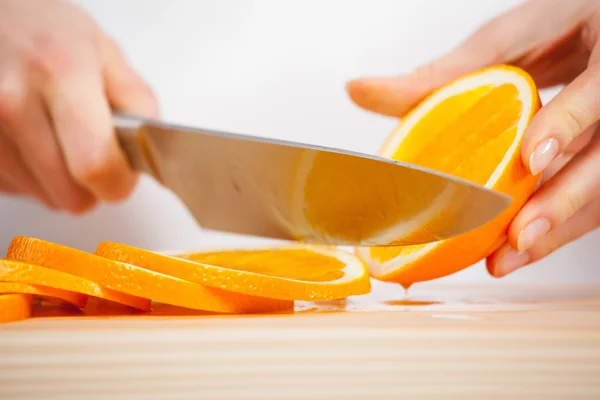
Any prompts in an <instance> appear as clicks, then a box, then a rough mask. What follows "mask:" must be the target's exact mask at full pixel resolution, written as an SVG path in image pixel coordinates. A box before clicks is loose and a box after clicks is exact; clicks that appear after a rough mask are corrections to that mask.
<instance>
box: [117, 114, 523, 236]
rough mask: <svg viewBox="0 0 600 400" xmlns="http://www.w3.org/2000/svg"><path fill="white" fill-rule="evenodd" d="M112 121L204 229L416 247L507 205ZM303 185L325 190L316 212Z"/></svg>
mask: <svg viewBox="0 0 600 400" xmlns="http://www.w3.org/2000/svg"><path fill="white" fill-rule="evenodd" d="M114 122H115V127H116V131H117V135H118V137H119V140H120V142H121V144H122V146H123V148H124V150H125V153H126V154H127V156H128V158H129V161H130V163H131V165H132V166H133V167H134V168H136V169H138V170H140V171H143V172H146V173H149V174H150V175H152V176H153V177H154V178H155V179H157V180H158V181H159V182H161V183H162V184H163V185H164V186H166V187H167V188H169V189H170V190H172V191H173V192H175V193H176V194H177V195H178V196H179V198H180V199H181V200H182V202H183V203H184V204H185V205H186V206H187V208H188V209H189V211H190V212H191V214H192V215H193V216H194V217H195V218H196V220H197V222H198V223H199V225H200V226H202V227H204V228H207V229H212V230H218V231H225V232H232V233H238V234H245V235H254V236H262V237H269V238H275V239H288V240H302V241H306V242H314V243H321V244H329V245H348V246H375V245H377V246H385V245H413V244H422V243H427V242H433V241H438V240H442V239H447V238H450V237H453V236H456V235H460V234H463V233H466V232H468V231H470V230H472V229H474V228H477V227H479V226H481V225H483V224H485V223H486V222H488V221H490V220H491V219H493V218H494V217H496V216H497V215H498V214H499V213H501V212H502V211H503V210H505V209H506V207H507V206H508V205H509V204H510V202H511V199H510V198H509V197H508V196H506V195H504V194H501V193H497V192H494V191H491V190H488V189H486V188H485V187H482V186H480V185H476V184H474V183H471V182H468V181H465V180H462V179H458V178H455V177H451V176H449V175H446V174H442V173H439V172H435V171H430V170H426V169H424V168H420V167H417V166H414V165H408V164H404V163H401V162H396V161H392V160H388V159H383V158H379V157H375V156H370V155H365V154H359V153H353V152H349V151H342V150H336V149H330V148H325V147H319V146H311V145H306V144H300V143H292V142H285V141H280V140H270V139H263V138H259V137H253V136H247V135H239V134H231V133H225V132H218V131H214V130H208V129H198V128H190V127H184V126H177V125H172V124H167V123H163V122H159V121H153V120H145V119H140V118H136V117H132V116H127V115H115V117H114ZM340 171H341V172H340ZM307 179H312V180H313V181H315V180H317V181H318V184H316V186H315V185H313V186H310V187H320V188H324V189H326V190H327V191H328V192H329V193H330V194H329V199H328V201H329V203H327V204H325V206H321V207H320V208H317V209H324V211H323V212H322V213H320V214H319V212H316V213H315V212H311V211H310V210H311V209H310V207H307V206H306V201H305V199H308V200H307V201H312V200H311V199H313V198H314V195H311V194H310V193H308V192H307V191H305V185H304V184H305V183H306V182H307ZM340 180H341V181H340ZM319 185H320V186H319ZM340 185H344V187H346V188H348V187H351V188H353V191H352V192H351V193H350V194H351V195H350V196H349V195H347V194H346V195H342V194H336V190H335V188H337V187H340V188H341V187H342V186H340ZM348 185H350V186H348ZM332 189H333V190H332ZM311 196H313V197H311ZM317 197H318V196H317ZM373 199H375V200H376V201H375V203H374V204H375V205H376V206H377V207H379V208H378V209H373V201H371V200H373ZM311 204H312V203H311ZM374 215H375V216H376V217H375V218H374V217H373V216H374ZM367 217H368V218H367ZM374 219H376V220H377V221H374ZM391 222H394V224H393V225H394V228H393V229H386V228H385V225H390V223H391ZM374 226H375V227H378V226H379V227H381V229H379V230H377V229H375V228H374Z"/></svg>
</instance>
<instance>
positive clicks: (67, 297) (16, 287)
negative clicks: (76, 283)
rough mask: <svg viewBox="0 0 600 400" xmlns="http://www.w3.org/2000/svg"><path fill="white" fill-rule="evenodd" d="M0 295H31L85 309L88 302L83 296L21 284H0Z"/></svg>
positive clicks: (85, 296)
mask: <svg viewBox="0 0 600 400" xmlns="http://www.w3.org/2000/svg"><path fill="white" fill-rule="evenodd" d="M0 293H23V294H32V295H35V296H39V297H42V298H45V299H47V300H49V301H51V302H56V300H58V303H59V304H60V303H62V302H65V303H68V304H71V305H73V306H75V307H79V308H83V307H85V305H86V303H87V300H88V296H87V295H85V294H81V293H76V292H71V291H69V290H61V289H56V288H52V287H48V286H40V285H29V284H27V283H21V282H0Z"/></svg>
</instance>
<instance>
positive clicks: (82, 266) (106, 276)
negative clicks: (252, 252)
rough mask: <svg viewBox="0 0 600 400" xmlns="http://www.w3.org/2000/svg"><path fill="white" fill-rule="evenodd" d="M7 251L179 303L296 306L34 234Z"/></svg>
mask: <svg viewBox="0 0 600 400" xmlns="http://www.w3.org/2000/svg"><path fill="white" fill-rule="evenodd" d="M6 254H7V255H6V257H7V258H9V259H12V260H19V261H24V262H28V263H35V264H39V265H43V266H45V267H47V268H52V269H57V270H59V271H63V272H66V273H68V274H72V275H75V276H79V277H81V278H84V279H86V280H89V281H92V282H94V283H96V284H98V285H100V286H102V287H105V288H108V289H111V290H114V291H117V292H121V293H125V294H128V295H130V296H136V297H139V298H142V299H148V301H149V300H154V301H157V302H160V303H165V304H171V305H175V306H179V307H186V308H191V309H196V310H203V311H211V312H221V313H258V312H272V311H288V310H292V309H293V307H294V303H293V302H291V301H285V300H275V299H268V298H262V297H257V296H248V295H243V294H239V293H234V292H226V291H224V290H220V289H215V288H210V287H206V286H204V285H199V284H196V283H193V282H190V281H187V280H183V279H179V278H177V277H175V276H173V275H167V274H163V273H159V272H155V271H152V270H150V269H146V268H140V267H139V266H135V265H131V264H126V263H123V262H118V261H114V260H110V259H108V258H105V257H101V256H98V255H95V254H90V253H86V252H84V251H81V250H77V249H74V248H71V247H67V246H63V245H60V244H56V243H51V242H46V241H44V240H40V239H36V238H31V237H15V238H13V240H12V242H11V244H10V246H9V248H8V251H7V253H6ZM0 265H1V264H0Z"/></svg>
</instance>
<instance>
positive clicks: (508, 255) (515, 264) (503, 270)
mask: <svg viewBox="0 0 600 400" xmlns="http://www.w3.org/2000/svg"><path fill="white" fill-rule="evenodd" d="M528 262H529V254H528V253H527V252H519V251H515V250H513V249H508V250H506V252H504V254H502V256H501V257H500V259H499V260H498V263H497V264H496V267H495V268H494V276H496V277H498V278H499V277H502V276H505V275H508V274H510V273H511V272H514V271H515V270H517V269H519V268H521V267H522V266H524V265H525V264H527V263H528Z"/></svg>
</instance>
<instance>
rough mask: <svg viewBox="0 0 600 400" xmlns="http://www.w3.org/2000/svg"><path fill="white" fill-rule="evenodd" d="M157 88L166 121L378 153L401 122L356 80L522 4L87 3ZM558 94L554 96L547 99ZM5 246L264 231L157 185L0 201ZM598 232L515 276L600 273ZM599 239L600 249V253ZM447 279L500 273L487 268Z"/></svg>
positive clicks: (398, 67) (208, 237) (397, 69)
mask: <svg viewBox="0 0 600 400" xmlns="http://www.w3.org/2000/svg"><path fill="white" fill-rule="evenodd" d="M78 3H79V4H81V5H82V6H83V7H85V8H86V9H87V10H88V11H89V12H90V13H91V14H92V15H93V16H94V17H95V18H96V19H97V20H98V22H99V23H100V24H101V25H102V26H103V27H104V28H105V29H106V30H107V31H108V32H109V33H110V34H111V35H112V36H113V37H115V38H116V39H117V40H118V41H119V42H120V43H121V45H122V46H123V48H124V50H125V52H126V54H127V56H128V57H129V59H130V61H131V63H132V64H133V65H134V66H135V68H137V69H138V71H140V73H141V74H142V75H143V76H144V77H145V78H146V79H147V80H148V81H149V82H150V84H151V85H152V86H153V88H154V89H155V91H156V93H157V95H158V97H159V100H160V103H161V107H162V116H163V118H165V119H166V120H169V121H171V122H178V123H187V124H194V125H199V126H203V127H207V128H216V129H221V130H231V131H234V132H241V133H248V134H253V135H260V136H266V137H272V138H281V139H289V140H296V141H302V142H308V143H311V144H318V145H327V146H335V147H341V148H345V149H350V150H357V151H362V152H369V153H371V152H374V151H376V149H377V148H378V146H379V144H380V143H381V141H382V140H383V139H384V137H385V136H386V135H387V134H388V133H389V132H390V131H391V130H392V129H393V128H394V126H395V124H396V121H395V120H394V119H391V118H386V117H382V116H377V115H374V114H371V113H367V112H365V111H363V110H361V109H359V108H357V107H356V106H354V105H353V104H352V103H351V102H350V100H349V99H348V98H347V96H346V93H345V91H344V85H345V83H346V81H347V80H349V79H352V78H354V77H357V76H363V75H379V74H382V75H385V74H398V73H401V72H407V71H410V70H411V69H413V68H415V67H417V66H418V65H419V64H422V63H424V62H426V61H428V60H429V59H431V58H434V57H436V56H438V55H440V54H442V53H443V52H445V51H448V50H449V49H451V48H452V47H453V46H454V45H456V44H457V43H458V42H459V41H460V40H462V39H463V38H465V37H466V36H467V35H468V34H469V33H471V32H472V31H473V30H474V29H476V27H477V26H478V25H480V24H481V23H483V22H485V21H486V20H487V19H489V18H491V17H493V16H494V15H497V14H498V13H501V12H503V11H504V10H506V9H508V8H510V7H511V6H513V5H515V4H518V3H519V2H518V1H514V0H513V1H508V0H486V1H481V0H460V1H459V0H455V1H447V0H437V1H435V0H426V1H424V0H419V1H417V0H412V1H402V0H387V1H373V0H368V1H367V0H364V1H348V0H338V1H333V0H312V1H309V0H303V1H276V0H272V1H250V0H244V1H241V0H239V1H232V0H221V1H217V0H212V1H208V0H206V1H200V0H198V1H194V0H187V1H186V0H178V1H173V0H171V1H164V0H103V1H98V0H96V1H94V0H85V1H84V0H80V1H79V2H78ZM551 95H552V93H543V100H544V101H547V100H548V99H549V98H550V96H551ZM0 222H1V225H0V249H5V248H6V246H7V245H8V243H9V241H10V239H11V238H12V237H13V236H15V235H30V236H36V237H39V238H43V239H47V240H51V241H56V242H59V243H63V244H66V245H70V246H75V247H78V248H81V249H84V250H94V249H95V246H96V244H97V243H98V242H99V241H101V240H111V241H121V242H124V243H129V244H132V245H137V246H141V247H145V248H149V249H156V250H164V249H182V248H186V249H187V248H199V247H202V246H235V245H238V244H247V243H252V242H259V240H256V239H249V238H240V237H235V236H231V235H223V234H215V233H212V232H205V231H202V230H201V229H199V228H198V227H197V226H196V225H195V222H194V221H193V220H192V219H191V218H190V216H189V214H188V213H187V211H186V210H185V209H184V208H183V207H182V205H181V204H180V203H179V201H178V200H177V199H176V198H175V197H174V196H173V195H171V194H170V193H169V192H167V191H166V190H164V189H162V188H160V187H158V186H157V185H156V184H155V183H154V182H152V181H149V180H143V181H142V184H141V186H140V187H139V189H138V190H137V192H136V194H135V196H134V197H133V198H132V199H131V200H130V201H128V202H127V203H124V204H121V205H117V206H110V207H102V208H100V209H98V210H97V211H96V212H94V213H92V214H90V215H87V216H85V217H80V218H72V217H68V216H65V215H58V214H52V213H50V212H48V211H46V210H44V209H42V208H41V207H39V206H38V205H36V204H31V203H28V202H24V201H15V200H10V199H6V198H0ZM599 244H600V232H595V233H593V234H590V235H588V236H586V237H584V238H583V239H581V240H579V241H577V242H576V243H574V244H571V245H569V246H567V247H565V248H563V249H561V250H560V251H558V252H556V253H555V254H554V255H552V256H551V257H549V258H547V259H546V260H543V261H541V262H538V263H537V264H536V265H534V266H531V267H528V268H525V269H523V270H521V271H518V272H516V273H515V274H513V275H511V276H510V277H508V278H505V280H506V281H526V282H538V281H542V282H576V281H580V282H581V281H583V282H587V281H591V280H594V281H600V273H599V272H598V270H599V268H600V267H598V261H597V257H594V256H595V254H596V253H597V252H598V250H597V247H598V245H599ZM594 245H595V246H596V248H594ZM444 279H445V280H446V281H486V280H491V278H490V277H488V275H487V273H486V272H485V268H484V266H483V264H482V263H480V264H478V265H475V266H473V267H471V268H469V269H467V270H464V271H462V272H460V273H458V274H455V275H453V276H450V277H447V278H444Z"/></svg>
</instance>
